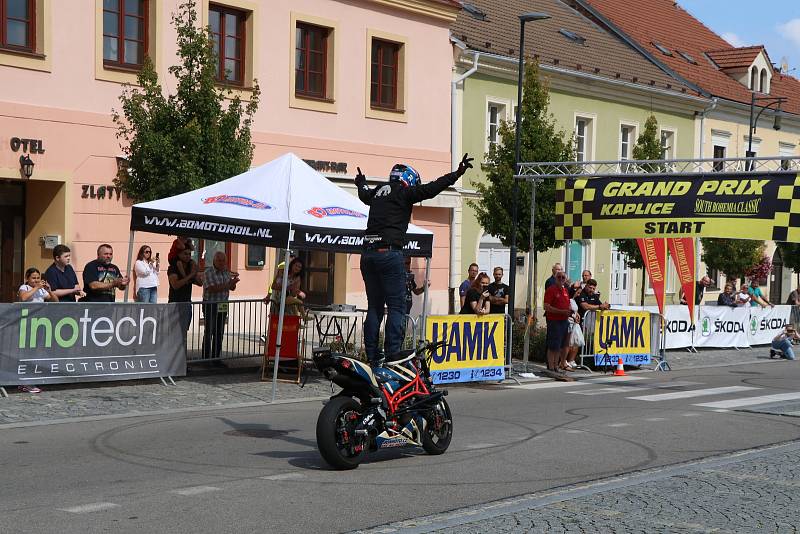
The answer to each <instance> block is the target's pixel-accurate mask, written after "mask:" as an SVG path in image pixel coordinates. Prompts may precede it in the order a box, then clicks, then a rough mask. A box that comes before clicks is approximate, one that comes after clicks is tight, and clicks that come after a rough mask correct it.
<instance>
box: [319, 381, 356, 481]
mask: <svg viewBox="0 0 800 534" xmlns="http://www.w3.org/2000/svg"><path fill="white" fill-rule="evenodd" d="M352 413H357V414H360V413H361V405H360V404H359V403H358V402H356V401H355V400H354V399H352V398H351V397H334V398H332V399H331V400H330V401H328V403H327V404H326V405H325V407H324V408H322V411H321V412H320V413H319V417H318V418H317V447H318V448H319V453H320V455H322V459H323V460H325V461H326V462H327V463H328V465H330V466H331V467H333V468H334V469H355V468H356V467H358V464H360V463H361V460H362V458H363V457H364V452H365V449H366V445H365V444H359V443H357V442H356V441H355V440H356V439H357V438H356V435H355V432H354V430H353V428H354V426H355V425H354V424H352V423H351V422H350V421H348V415H349V414H352ZM344 432H347V434H346V436H347V439H346V440H345V434H344ZM359 445H360V446H361V450H359V451H356V449H355V448H356V447H357V446H359Z"/></svg>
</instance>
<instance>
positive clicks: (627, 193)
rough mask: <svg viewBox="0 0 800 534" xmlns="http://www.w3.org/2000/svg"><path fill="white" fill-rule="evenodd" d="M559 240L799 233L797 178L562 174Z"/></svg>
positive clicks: (782, 237) (797, 236) (796, 236)
mask: <svg viewBox="0 0 800 534" xmlns="http://www.w3.org/2000/svg"><path fill="white" fill-rule="evenodd" d="M556 184H557V185H556V206H555V225H556V229H555V230H556V239H557V240H571V239H600V238H614V239H622V238H626V239H629V238H638V237H736V238H737V239H756V240H759V241H763V240H768V239H771V240H774V241H792V242H797V241H800V202H797V201H796V200H794V199H798V198H800V179H799V178H798V177H797V173H796V172H776V173H774V174H771V175H767V176H758V177H753V176H748V175H747V174H745V173H742V174H741V175H737V176H724V177H723V176H720V175H717V174H714V173H710V174H704V175H699V176H698V177H696V178H687V177H681V176H675V175H670V174H668V173H665V174H664V175H652V176H636V175H632V176H631V177H630V178H559V179H558V181H557V182H556Z"/></svg>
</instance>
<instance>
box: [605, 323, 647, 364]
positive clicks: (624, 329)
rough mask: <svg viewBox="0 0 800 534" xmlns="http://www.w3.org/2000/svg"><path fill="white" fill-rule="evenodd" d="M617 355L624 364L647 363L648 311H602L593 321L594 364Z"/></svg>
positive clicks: (616, 358) (614, 359)
mask: <svg viewBox="0 0 800 534" xmlns="http://www.w3.org/2000/svg"><path fill="white" fill-rule="evenodd" d="M606 355H608V356H609V358H610V360H611V363H612V364H616V363H617V360H618V359H619V358H622V362H623V363H624V364H626V365H644V364H648V363H650V312H636V311H603V312H599V313H598V314H597V317H596V318H595V323H594V364H595V365H602V364H603V363H604V362H603V359H604V358H605V356H606Z"/></svg>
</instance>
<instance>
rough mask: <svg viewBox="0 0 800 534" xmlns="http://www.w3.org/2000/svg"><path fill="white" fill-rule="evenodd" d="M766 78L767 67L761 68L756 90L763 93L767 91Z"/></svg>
mask: <svg viewBox="0 0 800 534" xmlns="http://www.w3.org/2000/svg"><path fill="white" fill-rule="evenodd" d="M768 83H769V82H768V79H767V69H761V77H760V79H759V81H758V90H759V91H761V92H762V93H764V94H767V93H769V85H768Z"/></svg>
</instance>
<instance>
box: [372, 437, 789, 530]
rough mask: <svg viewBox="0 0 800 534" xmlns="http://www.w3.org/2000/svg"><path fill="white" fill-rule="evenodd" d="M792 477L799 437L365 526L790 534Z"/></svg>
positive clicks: (417, 528) (414, 528)
mask: <svg viewBox="0 0 800 534" xmlns="http://www.w3.org/2000/svg"><path fill="white" fill-rule="evenodd" d="M799 477H800V442H794V443H791V444H787V445H784V446H778V447H775V448H770V449H764V450H759V451H753V452H751V453H745V454H744V455H733V456H730V457H726V458H724V459H711V460H703V461H700V462H693V463H691V464H686V465H684V466H677V467H672V468H667V469H664V470H661V471H660V472H655V473H653V474H646V473H644V474H641V475H635V476H633V477H631V476H629V475H624V476H622V477H619V478H617V479H615V480H610V481H603V482H599V483H595V484H590V485H588V486H586V485H584V486H582V487H577V488H574V489H565V490H562V491H560V492H557V493H552V492H551V493H549V494H542V495H530V496H523V497H520V498H517V499H508V500H505V501H500V502H498V503H490V504H488V505H485V506H483V507H476V508H475V509H472V510H468V509H465V510H461V511H455V512H453V513H451V514H442V515H439V516H432V517H430V518H419V519H416V520H410V521H405V522H402V523H397V524H393V525H386V526H383V527H377V528H375V529H373V530H370V531H368V532H383V533H388V532H409V533H410V532H436V533H438V534H464V533H473V532H474V533H479V532H480V533H483V532H492V533H502V532H542V533H544V532H547V533H584V532H586V533H589V532H591V533H603V532H609V533H611V532H613V533H622V532H624V533H640V532H641V533H649V532H721V533H741V532H776V533H785V532H797V531H798V530H799V529H800V478H799ZM504 508H516V510H515V511H513V512H511V513H502V511H503V510H504ZM498 512H500V513H498ZM470 515H472V516H473V517H474V518H475V519H477V517H475V516H484V518H483V519H480V520H477V521H475V520H470ZM486 516H488V517H486ZM447 523H449V526H447V528H440V527H442V526H444V525H445V524H447ZM456 525H457V526H456Z"/></svg>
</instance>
